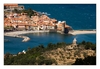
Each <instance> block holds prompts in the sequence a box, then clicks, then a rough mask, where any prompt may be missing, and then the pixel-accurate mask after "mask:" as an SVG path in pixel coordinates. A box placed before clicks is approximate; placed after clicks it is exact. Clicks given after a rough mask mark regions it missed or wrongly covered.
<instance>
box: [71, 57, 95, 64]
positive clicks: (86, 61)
mask: <svg viewBox="0 0 100 69" xmlns="http://www.w3.org/2000/svg"><path fill="white" fill-rule="evenodd" d="M72 65H96V56H88V57H86V58H85V59H76V61H75V63H74V64H72Z"/></svg>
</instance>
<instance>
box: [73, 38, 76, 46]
mask: <svg viewBox="0 0 100 69" xmlns="http://www.w3.org/2000/svg"><path fill="white" fill-rule="evenodd" d="M76 42H77V40H76V38H74V40H73V45H75V46H76V45H77V43H76Z"/></svg>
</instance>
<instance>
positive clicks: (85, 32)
mask: <svg viewBox="0 0 100 69" xmlns="http://www.w3.org/2000/svg"><path fill="white" fill-rule="evenodd" d="M68 34H71V35H78V34H96V30H74V31H70V32H69V33H68Z"/></svg>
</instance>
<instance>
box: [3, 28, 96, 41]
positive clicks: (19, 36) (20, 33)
mask: <svg viewBox="0 0 100 69" xmlns="http://www.w3.org/2000/svg"><path fill="white" fill-rule="evenodd" d="M40 32H41V33H44V32H50V31H49V30H44V31H43V30H42V31H15V32H5V33H4V36H10V37H17V38H23V40H22V42H27V41H29V40H30V38H29V37H27V36H23V35H22V34H29V33H40ZM68 34H71V35H78V34H96V31H95V30H74V31H70V32H69V33H68Z"/></svg>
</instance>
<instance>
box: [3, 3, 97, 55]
mask: <svg viewBox="0 0 100 69" xmlns="http://www.w3.org/2000/svg"><path fill="white" fill-rule="evenodd" d="M19 5H23V6H24V8H25V9H32V10H35V11H37V12H39V13H45V14H46V15H48V16H49V17H50V18H54V19H57V20H58V21H66V24H68V25H70V26H71V27H72V28H73V29H74V30H80V29H81V30H82V29H96V4H19ZM24 35H25V36H28V37H30V40H29V41H28V42H22V40H23V39H22V38H13V37H7V36H4V54H5V53H11V54H17V53H18V52H21V51H23V50H27V49H28V48H33V47H36V46H38V45H41V44H42V45H44V46H45V47H46V46H47V45H48V44H49V43H55V44H56V43H58V42H66V43H72V41H73V39H74V38H76V39H77V43H80V42H82V41H89V42H92V43H94V44H96V34H81V35H74V36H72V35H66V34H59V33H33V34H24Z"/></svg>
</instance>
